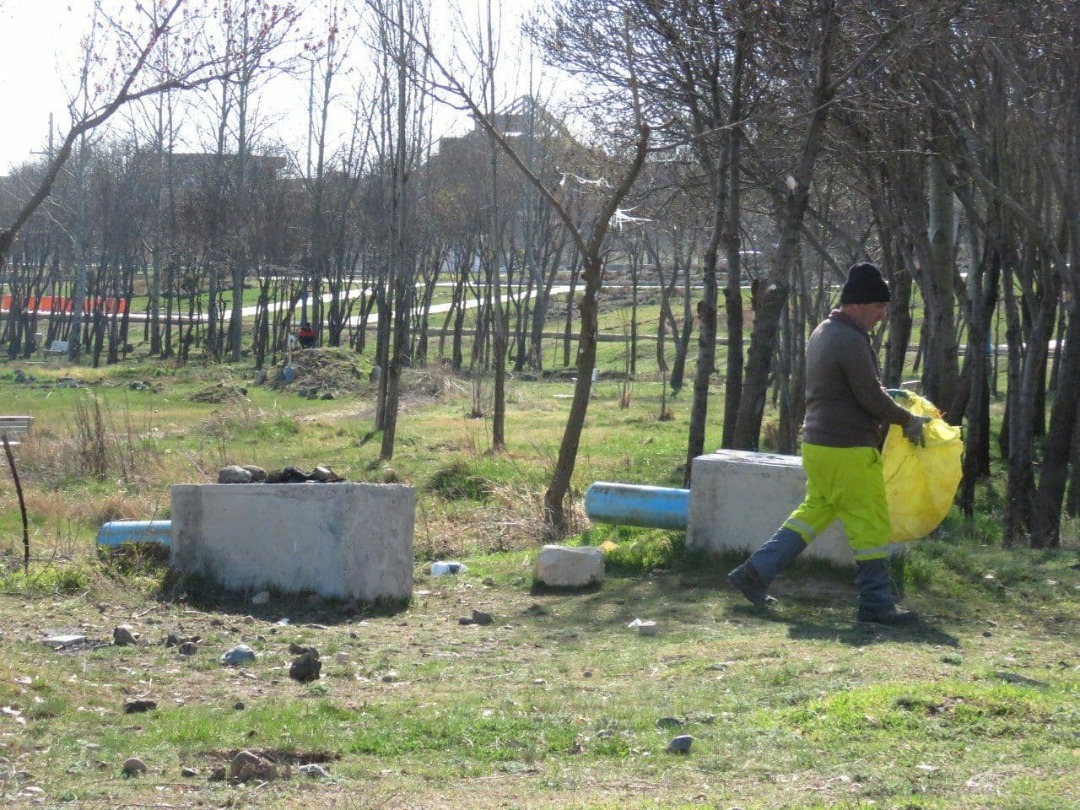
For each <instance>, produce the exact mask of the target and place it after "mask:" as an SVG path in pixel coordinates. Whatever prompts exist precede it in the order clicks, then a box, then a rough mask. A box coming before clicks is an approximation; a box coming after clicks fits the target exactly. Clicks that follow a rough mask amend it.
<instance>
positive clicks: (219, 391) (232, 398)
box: [188, 382, 247, 404]
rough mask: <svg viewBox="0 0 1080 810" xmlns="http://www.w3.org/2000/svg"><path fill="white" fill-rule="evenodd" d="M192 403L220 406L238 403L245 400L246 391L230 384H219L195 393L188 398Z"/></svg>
mask: <svg viewBox="0 0 1080 810" xmlns="http://www.w3.org/2000/svg"><path fill="white" fill-rule="evenodd" d="M188 399H190V400H191V401H192V402H210V403H214V404H220V403H222V402H238V401H240V400H242V399H247V389H246V388H241V387H240V386H239V385H232V384H231V383H226V382H219V383H217V384H216V385H211V386H209V387H208V388H204V389H202V390H201V391H196V392H195V393H194V394H192V395H191V396H190V397H188Z"/></svg>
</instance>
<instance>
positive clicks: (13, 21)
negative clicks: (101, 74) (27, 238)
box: [0, 0, 86, 174]
mask: <svg viewBox="0 0 1080 810" xmlns="http://www.w3.org/2000/svg"><path fill="white" fill-rule="evenodd" d="M80 5H85V3H84V2H83V1H82V0H70V2H69V0H0V105H2V109H3V115H2V116H0V122H2V123H0V174H6V173H7V171H8V169H9V168H10V166H11V164H12V163H17V162H21V161H23V160H27V159H29V158H30V157H31V152H32V151H34V150H37V149H41V148H42V146H43V145H45V144H46V143H47V141H48V136H49V113H50V112H51V113H53V114H54V116H55V120H56V122H57V124H58V125H60V124H62V123H63V122H64V120H65V116H66V106H65V99H66V98H67V96H66V94H65V91H64V85H63V83H62V81H61V78H60V76H61V75H62V74H63V73H65V72H67V71H64V70H61V67H62V65H63V61H62V60H63V54H65V53H70V52H72V51H74V50H76V49H77V47H78V43H79V37H80V32H81V31H82V29H83V27H84V25H85V21H86V16H85V9H83V10H80V9H78V6H80Z"/></svg>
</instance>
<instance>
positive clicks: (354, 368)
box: [267, 349, 368, 396]
mask: <svg viewBox="0 0 1080 810" xmlns="http://www.w3.org/2000/svg"><path fill="white" fill-rule="evenodd" d="M353 358H354V356H353V355H350V354H349V353H347V352H344V351H341V350H340V349H304V350H303V351H298V352H293V356H292V364H291V365H292V374H291V375H289V374H286V373H285V368H286V363H282V365H281V366H279V367H278V368H276V369H274V371H273V373H272V374H271V375H270V379H269V380H268V381H267V385H269V386H270V387H271V388H275V389H278V390H296V391H317V392H324V393H325V392H329V393H332V394H333V395H335V396H339V395H341V394H355V393H357V392H359V391H361V390H363V389H365V388H367V387H368V375H367V374H366V373H365V372H364V370H363V369H362V368H361V367H360V365H359V364H358V363H357V362H356V361H355V360H354V359H353ZM290 377H291V379H290Z"/></svg>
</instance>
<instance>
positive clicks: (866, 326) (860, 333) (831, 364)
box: [727, 262, 929, 625]
mask: <svg viewBox="0 0 1080 810" xmlns="http://www.w3.org/2000/svg"><path fill="white" fill-rule="evenodd" d="M889 298H890V293H889V285H888V284H887V283H886V282H885V279H884V278H882V276H881V271H880V270H878V268H877V267H876V266H874V265H873V264H870V263H868V262H860V263H858V264H855V265H853V266H852V267H851V269H850V270H849V271H848V276H847V281H846V282H845V284H844V288H843V291H842V292H841V294H840V307H839V308H838V309H834V310H833V311H832V312H831V313H829V317H828V318H826V319H825V320H824V321H822V322H821V323H820V324H819V325H818V327H817V328H816V329H815V330H814V332H813V334H811V336H810V340H809V341H808V342H807V344H806V418H805V420H804V421H803V444H802V464H803V469H804V470H805V471H806V495H805V498H804V499H803V502H802V504H800V506H799V507H798V508H797V509H796V510H795V511H794V512H792V513H791V515H790V516H789V517H788V519H787V520H785V521H784V523H783V525H781V526H780V528H779V529H777V531H776V533H775V534H774V535H773V536H772V538H771V539H770V540H769V541H768V542H766V543H765V545H763V546H762V547H761V548H759V549H758V550H757V551H755V552H754V553H753V554H752V555H751V556H750V558H749V559H748V560H747V561H746V562H744V563H743V564H742V565H740V566H739V567H738V568H736V569H734V570H733V571H731V572H730V573H729V574H728V576H727V579H728V582H729V583H730V584H731V585H732V586H734V587H735V588H736V590H738V591H739V592H740V593H741V594H742V595H743V596H745V597H746V598H747V599H748V600H749V601H750V602H752V603H753V604H754V605H756V606H758V607H766V606H768V605H770V604H772V603H774V602H775V601H776V600H775V599H773V597H771V596H769V594H768V588H769V585H770V584H772V581H773V580H774V579H775V578H776V576H777V574H779V573H780V572H781V571H782V570H783V569H784V568H786V567H787V566H788V565H789V564H790V563H791V562H792V561H793V560H794V559H795V558H796V557H798V556H799V554H801V553H802V551H803V550H804V549H805V548H806V546H807V545H808V544H809V543H812V542H813V541H814V538H815V537H817V536H818V535H819V534H820V533H821V532H823V531H824V530H825V529H826V528H828V527H829V525H830V524H831V523H832V522H833V521H834V520H836V519H837V518H839V519H840V520H841V521H842V522H843V524H844V531H845V532H846V534H847V538H848V543H849V544H850V545H851V550H852V552H853V553H854V555H855V563H856V566H857V570H856V574H855V584H856V586H857V587H858V590H859V606H858V612H857V614H856V618H857V620H858V621H860V622H877V623H881V624H889V625H899V624H910V623H913V622H915V621H917V620H918V614H916V613H915V612H913V611H908V610H903V609H901V608H899V607H897V606H896V602H895V601H894V599H893V594H892V588H891V582H890V579H889V571H888V567H887V560H886V552H887V550H888V545H889V530H890V529H889V509H888V504H887V502H886V499H885V479H884V476H883V474H882V463H881V447H882V445H883V443H884V440H885V431H886V430H887V429H888V426H889V425H890V424H898V425H901V426H902V427H903V431H904V436H905V437H906V438H907V439H908V440H909V441H911V442H913V443H915V444H918V445H923V444H925V438H924V436H923V427H924V426H925V424H926V423H927V422H928V421H929V419H927V418H926V417H923V416H916V415H914V414H912V413H911V412H909V411H907V410H905V409H904V408H902V407H900V406H899V405H897V404H896V403H895V402H893V399H892V397H891V396H890V395H889V393H888V392H887V391H886V390H885V388H883V387H882V385H881V371H880V368H879V366H878V359H877V355H876V353H875V352H874V350H873V347H872V345H871V342H870V332H871V331H872V330H873V328H874V327H875V326H876V325H877V324H878V323H880V322H881V321H882V320H884V319H885V317H886V315H887V303H888V301H889Z"/></svg>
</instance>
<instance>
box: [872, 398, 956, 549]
mask: <svg viewBox="0 0 1080 810" xmlns="http://www.w3.org/2000/svg"><path fill="white" fill-rule="evenodd" d="M897 404H899V405H901V406H903V407H904V408H907V410H909V411H911V412H912V413H914V414H915V415H916V416H929V417H930V421H929V422H928V423H927V424H926V425H925V426H924V427H923V435H924V436H925V437H926V447H917V446H916V445H914V444H912V443H911V442H909V441H908V440H907V439H905V438H904V433H903V429H902V428H901V427H900V426H899V425H890V426H889V432H888V435H887V436H886V437H885V446H884V448H882V451H881V462H882V465H883V466H884V474H885V497H886V499H887V500H888V502H889V521H890V523H891V524H892V538H891V539H892V541H893V542H894V543H899V542H903V541H906V540H916V539H918V538H920V537H925V536H926V535H928V534H929V533H930V532H932V531H933V530H934V529H936V528H937V527H938V526H939V525H940V523H941V521H942V520H944V519H945V515H947V514H948V513H949V509H950V507H952V504H953V499H954V498H955V497H956V489H957V487H959V486H960V478H961V477H962V475H963V469H962V465H961V457H962V456H963V452H964V443H963V441H962V440H961V438H960V428H958V427H955V426H953V425H950V424H948V423H947V422H946V421H945V420H944V419H942V418H941V411H939V410H938V409H937V408H935V407H934V403H932V402H931V401H930V400H928V399H926V398H925V397H921V396H919V395H918V394H913V393H911V392H910V391H903V392H901V395H897Z"/></svg>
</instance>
